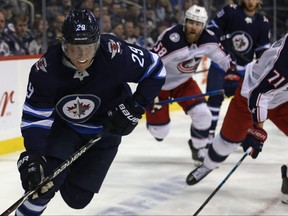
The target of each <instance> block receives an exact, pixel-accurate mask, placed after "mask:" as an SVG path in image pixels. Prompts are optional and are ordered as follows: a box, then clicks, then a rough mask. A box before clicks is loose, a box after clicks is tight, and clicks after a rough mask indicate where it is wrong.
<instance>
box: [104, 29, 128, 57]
mask: <svg viewBox="0 0 288 216" xmlns="http://www.w3.org/2000/svg"><path fill="white" fill-rule="evenodd" d="M100 46H101V47H102V48H104V49H103V50H105V52H106V53H107V54H108V55H109V58H110V59H113V58H115V57H116V56H117V55H119V54H121V53H122V52H123V50H122V46H123V42H122V41H121V40H119V39H118V38H117V37H115V36H113V35H111V34H102V35H101V45H100Z"/></svg>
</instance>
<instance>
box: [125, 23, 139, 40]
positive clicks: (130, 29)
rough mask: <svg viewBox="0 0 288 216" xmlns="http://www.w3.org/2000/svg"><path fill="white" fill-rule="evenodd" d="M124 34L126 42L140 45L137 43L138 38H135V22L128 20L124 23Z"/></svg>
mask: <svg viewBox="0 0 288 216" xmlns="http://www.w3.org/2000/svg"><path fill="white" fill-rule="evenodd" d="M124 34H125V38H124V39H125V40H126V42H128V43H131V44H136V45H139V44H138V43H137V39H136V37H135V36H134V23H133V21H131V20H127V21H126V22H125V23H124Z"/></svg>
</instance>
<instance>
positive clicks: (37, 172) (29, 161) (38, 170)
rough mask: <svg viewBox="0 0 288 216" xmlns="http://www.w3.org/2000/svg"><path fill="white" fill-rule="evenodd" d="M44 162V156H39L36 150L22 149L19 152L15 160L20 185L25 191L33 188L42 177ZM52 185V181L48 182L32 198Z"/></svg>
mask: <svg viewBox="0 0 288 216" xmlns="http://www.w3.org/2000/svg"><path fill="white" fill-rule="evenodd" d="M45 163H46V159H45V157H44V156H40V155H39V154H38V153H36V152H33V151H24V152H22V153H21V155H20V157H19V159H18V162H17V167H18V170H19V172H20V178H21V182H22V187H23V189H24V190H25V191H29V190H33V189H35V188H36V187H37V186H38V185H39V183H40V182H41V181H42V180H43V179H44V177H45V176H44V169H45ZM52 187H53V182H51V181H50V182H48V183H47V184H46V185H44V186H43V187H42V188H41V189H40V191H38V192H37V193H34V194H33V196H32V199H35V198H37V197H38V196H40V194H44V193H46V192H47V191H48V190H49V189H50V188H52ZM38 194H39V195H38Z"/></svg>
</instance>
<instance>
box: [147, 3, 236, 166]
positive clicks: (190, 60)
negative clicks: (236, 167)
mask: <svg viewBox="0 0 288 216" xmlns="http://www.w3.org/2000/svg"><path fill="white" fill-rule="evenodd" d="M184 19H185V20H184V24H178V25H175V26H172V27H170V28H168V29H166V30H165V31H164V32H163V33H162V34H160V35H159V37H158V40H157V42H156V43H155V45H154V46H153V49H152V51H153V52H155V53H157V54H158V55H159V56H160V57H161V59H162V61H163V63H164V65H165V68H166V70H167V76H166V81H165V84H164V85H163V87H162V89H161V92H160V95H159V96H158V99H159V100H160V101H161V100H168V99H169V98H177V97H185V96H190V95H195V94H201V89H200V88H199V86H198V84H197V82H196V81H195V80H193V78H192V76H193V73H194V72H195V71H196V69H197V67H198V65H199V63H200V61H201V59H202V57H203V56H204V55H205V56H208V57H209V58H210V59H212V60H214V61H215V62H217V63H218V64H219V65H221V67H222V68H223V69H224V70H225V71H227V77H234V76H237V71H236V66H235V65H234V64H233V62H232V59H231V57H230V55H229V54H228V53H226V52H225V51H224V50H223V49H222V47H221V46H220V45H219V40H218V38H217V37H216V36H215V34H214V33H213V32H211V31H209V30H207V29H206V28H205V26H206V21H207V19H208V16H207V12H206V10H205V8H204V7H200V6H197V5H193V6H192V7H190V8H189V9H188V10H187V11H186V14H185V18H184ZM237 77H239V76H237ZM234 82H235V81H234V80H229V78H227V81H226V88H225V92H229V91H231V89H230V87H231V86H233V85H234ZM179 105H180V106H181V107H182V109H183V110H184V112H185V114H187V115H189V117H191V119H192V124H191V128H190V135H191V139H189V141H188V144H189V146H190V149H191V151H192V158H193V159H194V160H196V161H200V162H201V161H202V160H203V158H204V155H205V153H206V151H207V149H206V144H207V142H208V133H209V128H210V124H211V120H212V115H211V112H210V110H209V109H208V107H207V104H206V100H205V98H204V97H201V98H197V99H194V100H187V101H183V102H179ZM146 117H147V128H148V130H149V132H150V133H151V134H152V135H153V136H154V137H155V138H156V140H158V141H161V140H163V139H164V138H165V137H166V136H167V135H168V133H169V130H170V116H169V105H168V104H167V105H163V106H162V107H159V106H158V107H155V109H152V110H147V112H146Z"/></svg>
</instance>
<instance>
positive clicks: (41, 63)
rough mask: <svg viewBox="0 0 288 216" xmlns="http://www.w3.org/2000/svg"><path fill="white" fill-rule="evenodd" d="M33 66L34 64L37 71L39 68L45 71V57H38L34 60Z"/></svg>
mask: <svg viewBox="0 0 288 216" xmlns="http://www.w3.org/2000/svg"><path fill="white" fill-rule="evenodd" d="M35 66H36V69H37V70H38V71H39V70H42V71H44V72H47V70H46V67H47V61H46V59H45V58H40V59H39V60H38V61H37V62H36V64H35Z"/></svg>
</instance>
